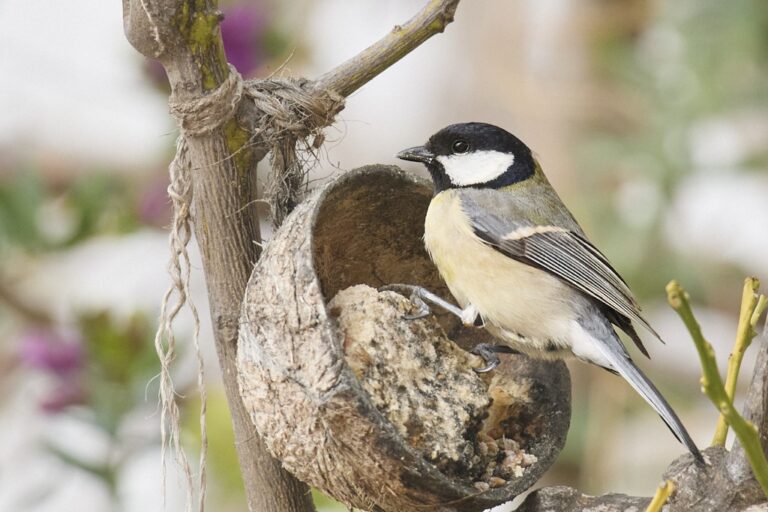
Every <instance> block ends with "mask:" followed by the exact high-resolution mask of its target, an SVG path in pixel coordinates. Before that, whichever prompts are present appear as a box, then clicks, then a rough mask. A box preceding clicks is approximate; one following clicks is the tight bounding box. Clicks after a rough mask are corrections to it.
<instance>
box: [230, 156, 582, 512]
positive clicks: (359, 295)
mask: <svg viewBox="0 0 768 512" xmlns="http://www.w3.org/2000/svg"><path fill="white" fill-rule="evenodd" d="M431 196H432V189H431V185H430V184H429V183H427V182H426V181H425V180H423V179H420V178H417V177H415V176H412V175H409V174H406V173H405V172H403V171H401V170H400V169H398V168H397V167H390V166H380V165H373V166H368V167H363V168H360V169H357V170H355V171H350V172H348V173H346V174H344V175H342V176H341V177H340V178H338V179H336V180H334V181H332V182H330V183H328V184H327V185H326V186H324V187H323V188H322V189H320V190H318V191H316V192H315V193H314V194H313V195H312V196H311V197H310V198H309V199H307V200H306V201H304V202H303V203H302V204H301V205H299V206H298V207H297V208H296V209H295V210H294V212H293V213H292V214H291V215H290V216H289V217H288V218H287V219H286V221H285V223H284V224H283V225H282V226H281V228H280V229H279V230H278V231H277V232H276V233H275V235H274V237H273V238H272V240H271V241H270V242H269V244H268V245H267V246H266V248H265V249H264V252H263V254H262V256H261V259H260V260H259V262H258V264H257V265H256V268H255V269H254V271H253V274H252V275H251V278H250V281H249V283H248V288H247V292H246V296H245V299H244V303H243V309H242V316H241V319H240V321H241V327H240V339H239V346H238V370H239V381H240V388H241V395H242V398H243V401H244V403H245V406H246V409H247V410H248V411H249V413H250V415H251V418H252V420H253V422H254V424H255V425H256V427H257V429H258V431H259V433H260V434H261V436H262V437H263V439H264V442H265V443H266V444H267V446H268V447H269V449H270V451H271V452H272V454H273V455H274V456H275V457H276V458H277V459H279V460H280V461H282V463H283V465H284V466H285V468H286V469H287V470H289V471H290V472H292V473H293V474H294V475H295V476H296V477H297V478H299V479H300V480H303V481H305V482H307V483H309V484H310V485H312V486H314V487H317V488H318V489H320V490H322V491H323V492H325V493H327V494H328V495H330V496H333V497H334V498H335V499H337V500H339V501H341V502H342V503H344V504H346V505H348V506H350V507H356V508H359V509H362V510H368V511H385V512H386V511H397V512H411V511H423V510H439V511H451V510H456V511H459V510H460V511H479V510H485V509H488V508H491V507H494V506H496V505H499V504H501V503H504V502H506V501H509V500H511V499H512V498H514V497H515V496H517V495H519V494H521V493H522V492H523V491H525V490H527V489H529V488H530V487H531V486H532V485H533V484H534V483H535V482H536V481H537V480H538V479H539V478H540V477H541V475H542V474H543V473H544V472H545V471H546V470H547V468H549V467H550V466H551V464H552V463H553V462H554V459H555V458H556V456H557V454H558V453H559V452H560V450H561V449H562V447H563V445H564V443H565V437H566V433H567V430H568V425H569V421H570V379H569V375H568V371H567V369H566V367H565V365H564V364H563V363H562V362H546V361H538V360H533V359H529V358H527V357H525V356H522V355H509V356H506V355H503V356H501V358H502V364H501V365H500V366H499V367H498V368H497V369H496V370H494V371H493V372H490V373H488V374H478V373H476V372H475V371H474V370H473V368H477V367H479V366H480V365H482V361H481V360H480V359H479V358H477V357H476V356H473V355H471V354H469V353H468V352H466V351H465V350H463V349H468V348H471V347H472V346H474V344H476V343H478V342H481V341H486V342H488V341H492V340H490V339H489V338H488V336H487V335H486V334H484V332H483V331H482V329H476V328H466V327H464V326H462V325H461V324H460V322H459V321H458V320H457V319H455V318H453V317H451V316H450V315H447V314H442V313H441V312H440V311H437V310H435V313H437V315H435V316H429V317H426V318H422V319H418V320H406V319H405V318H404V316H406V315H408V314H409V313H413V312H414V311H415V307H414V306H413V304H411V302H410V300H409V299H408V298H407V297H406V296H404V295H400V294H398V293H395V292H393V291H378V289H379V288H380V287H382V286H384V285H388V284H392V283H407V284H416V285H421V286H424V287H425V288H427V289H429V290H431V291H433V292H435V293H437V294H438V295H441V296H443V297H445V298H447V299H450V298H451V295H450V293H449V292H448V290H447V288H446V287H445V285H444V284H443V283H442V281H441V279H440V277H439V275H438V273H437V271H436V269H435V268H434V266H433V264H432V263H431V261H430V259H429V256H428V255H427V254H426V251H425V250H424V246H423V241H422V236H423V224H424V223H423V219H424V216H425V213H426V210H427V206H428V204H429V200H430V198H431Z"/></svg>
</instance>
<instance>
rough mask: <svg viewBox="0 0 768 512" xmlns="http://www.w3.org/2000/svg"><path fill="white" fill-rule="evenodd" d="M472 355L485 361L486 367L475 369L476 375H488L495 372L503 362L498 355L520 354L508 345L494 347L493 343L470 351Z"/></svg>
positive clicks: (477, 346) (483, 344)
mask: <svg viewBox="0 0 768 512" xmlns="http://www.w3.org/2000/svg"><path fill="white" fill-rule="evenodd" d="M470 354H475V355H476V356H479V357H481V358H482V359H483V361H484V362H485V366H483V367H482V368H474V370H475V373H487V372H490V371H491V370H495V369H496V367H497V366H499V364H501V360H500V359H499V356H497V355H496V354H519V352H518V351H517V350H515V349H513V348H511V347H508V346H506V345H493V344H491V343H480V344H479V345H476V346H475V348H473V349H472V350H470Z"/></svg>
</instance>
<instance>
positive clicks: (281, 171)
mask: <svg viewBox="0 0 768 512" xmlns="http://www.w3.org/2000/svg"><path fill="white" fill-rule="evenodd" d="M245 94H246V95H247V96H248V97H249V99H251V100H252V101H253V102H254V104H255V105H256V109H257V110H258V113H259V117H258V119H259V122H258V126H257V127H256V128H255V129H254V130H253V133H254V135H258V136H259V137H260V138H261V140H263V141H264V144H265V146H266V147H267V148H269V152H270V162H271V164H272V171H271V173H270V179H269V183H268V185H267V189H266V197H267V201H268V202H269V204H270V207H271V209H272V220H273V222H274V224H275V225H276V226H279V225H280V224H282V223H283V220H284V219H285V217H286V216H287V215H288V214H289V213H290V212H291V210H293V208H294V207H295V206H296V205H297V204H298V203H299V201H300V200H301V199H302V197H301V196H302V193H303V192H304V189H305V185H306V176H307V171H308V168H309V167H310V166H311V164H310V161H314V160H316V155H315V150H316V149H318V148H319V147H320V145H322V143H323V141H324V137H323V133H322V130H323V128H325V127H326V126H328V125H329V124H331V123H332V122H333V119H334V117H335V116H336V114H337V113H339V112H340V111H341V109H343V108H344V98H343V97H342V96H341V95H339V94H337V93H335V92H333V91H327V90H317V89H314V88H312V84H311V82H309V81H308V80H305V79H293V78H281V79H268V80H255V81H249V82H246V90H245ZM309 139H312V140H311V142H309Z"/></svg>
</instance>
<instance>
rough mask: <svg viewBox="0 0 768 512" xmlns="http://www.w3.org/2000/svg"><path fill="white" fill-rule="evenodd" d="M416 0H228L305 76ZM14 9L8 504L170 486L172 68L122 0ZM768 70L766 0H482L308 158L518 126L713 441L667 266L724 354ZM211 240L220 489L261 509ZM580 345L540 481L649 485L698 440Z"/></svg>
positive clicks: (4, 305) (86, 502) (4, 241)
mask: <svg viewBox="0 0 768 512" xmlns="http://www.w3.org/2000/svg"><path fill="white" fill-rule="evenodd" d="M422 3H423V2H413V1H406V0H385V1H382V0H357V1H356V2H348V1H342V0H315V1H309V0H294V1H290V2H288V1H284V2H277V1H276V0H275V1H267V0H237V1H235V0H230V1H223V0H222V9H223V11H224V12H225V14H226V19H225V21H224V23H223V25H222V32H223V36H224V41H225V46H226V51H227V54H228V56H229V59H230V61H231V62H232V63H233V64H234V65H235V66H237V68H238V69H239V70H240V72H241V73H242V74H243V75H246V76H249V77H264V76H267V75H269V74H270V73H272V72H274V71H275V70H278V69H279V70H280V71H279V72H280V73H284V74H291V75H301V76H306V77H308V78H312V77H315V76H317V75H319V74H320V73H322V72H324V71H326V70H328V69H329V68H331V67H332V66H334V65H336V64H338V63H340V62H341V61H343V60H345V59H346V58H348V57H351V56H352V55H354V54H355V53H356V52H357V51H359V50H360V49H362V48H364V47H365V46H367V45H368V44H370V43H371V42H373V41H374V40H375V39H377V38H378V37H380V36H382V35H383V34H385V33H386V32H387V31H388V30H390V29H391V27H392V26H393V25H395V24H397V23H399V22H402V21H404V20H405V19H407V18H408V17H409V16H410V15H412V14H413V13H414V11H415V9H416V8H417V7H418V6H420V5H421V4H422ZM0 24H2V30H0V69H2V70H3V71H2V73H0V113H2V114H0V262H1V265H0V340H2V341H1V342H0V438H2V439H3V440H4V442H3V443H2V444H0V510H2V511H6V510H7V511H25V512H26V511H36V512H37V511H41V512H42V511H57V512H62V511H70V510H78V511H82V512H90V511H126V512H133V511H142V512H146V511H154V510H158V511H159V510H161V509H162V498H161V493H160V478H161V476H160V475H161V473H160V444H159V442H160V441H159V433H158V422H159V414H158V407H157V379H156V378H155V377H156V375H157V373H158V363H157V360H156V356H155V354H154V347H153V345H152V340H153V333H154V329H155V325H156V319H157V315H158V311H159V304H160V301H161V298H162V294H163V291H164V289H165V287H166V286H167V283H168V278H167V277H166V274H165V267H166V260H167V258H168V250H167V242H166V239H167V231H166V226H167V225H168V223H169V218H170V217H169V216H170V210H169V203H168V200H167V197H166V193H165V188H166V186H167V180H168V178H167V164H168V162H169V160H170V158H171V157H172V154H173V149H174V142H175V139H176V137H177V135H178V131H177V129H176V127H175V125H174V123H173V122H172V120H171V119H170V117H169V115H168V109H167V92H168V91H167V85H166V81H165V77H164V73H163V71H162V68H161V67H159V66H158V65H157V64H156V63H153V62H148V61H146V60H144V59H143V58H142V57H141V56H140V55H139V54H138V53H137V52H135V51H134V50H133V48H132V47H131V46H130V45H129V44H128V43H127V42H126V41H125V38H124V36H123V31H122V19H121V10H120V5H119V3H117V2H103V1H99V0H72V1H70V2H46V1H42V0H23V1H22V0H4V1H0ZM766 83H768V5H766V3H765V1H764V0H733V1H731V2H721V1H718V0H535V1H534V0H487V1H485V2H481V3H477V2H463V3H462V4H461V5H460V6H459V9H458V12H457V16H456V21H455V23H454V24H452V25H450V26H449V27H448V29H447V31H446V33H445V34H442V35H440V36H437V37H435V38H433V39H431V40H429V41H428V42H427V43H426V44H424V45H423V46H422V47H421V48H419V49H418V50H417V51H415V52H414V53H413V54H411V55H409V56H407V57H406V58H405V59H404V60H403V61H401V62H400V63H398V64H397V65H396V66H394V68H392V69H390V70H388V71H386V72H385V73H384V74H383V75H382V76H380V77H379V78H377V79H375V80H374V81H373V82H371V83H370V84H368V85H366V86H365V87H363V88H362V89H361V90H360V91H359V92H357V93H356V94H355V95H353V96H352V97H351V98H350V99H349V100H348V102H347V108H346V109H345V110H344V111H343V112H342V113H341V115H340V117H339V122H338V123H337V124H336V125H334V127H332V128H330V129H329V130H328V143H327V144H326V146H325V149H324V152H323V155H322V157H321V161H320V164H319V166H318V167H317V169H315V171H314V176H313V178H315V179H320V180H322V179H324V178H326V177H329V176H331V175H335V174H338V173H342V172H344V171H345V170H348V169H352V168H354V167H357V166H360V165H364V164H369V163H387V164H393V163H397V162H396V161H395V159H394V157H393V155H394V154H395V152H397V151H398V150H399V149H402V148H404V147H408V146H413V145H416V144H420V143H422V142H424V141H425V140H426V138H427V137H428V136H429V135H430V134H431V133H433V132H434V131H436V130H437V129H438V128H441V127H442V126H444V125H446V124H449V123H453V122H461V121H469V120H476V121H486V122H491V123H494V124H498V125H501V126H503V127H505V128H507V129H508V130H509V131H511V132H513V133H515V134H516V135H518V136H519V137H520V138H522V139H523V140H524V141H526V142H527V143H528V145H529V146H530V147H531V148H532V149H533V150H534V151H535V152H536V153H537V154H538V156H539V158H540V160H541V162H542V164H543V166H544V169H545V171H546V172H547V174H548V176H549V178H550V180H551V181H552V182H553V184H554V185H555V187H556V188H557V189H558V191H559V192H560V194H561V196H562V197H563V198H564V200H565V202H566V203H567V204H568V205H569V206H570V208H571V209H572V211H573V212H574V214H575V215H576V217H577V218H578V219H579V220H580V221H581V223H582V225H583V227H584V228H585V230H586V231H587V233H588V234H589V235H590V237H591V238H592V239H593V241H594V242H595V243H596V244H597V246H598V247H600V248H601V249H602V250H603V252H604V253H605V254H606V255H607V256H608V257H609V258H610V259H611V260H612V262H613V263H614V266H615V267H616V268H617V269H618V270H619V271H620V272H621V273H622V274H623V276H624V277H625V279H626V280H627V281H628V282H629V284H630V285H631V286H632V287H633V289H634V290H635V291H636V294H637V295H638V297H639V299H640V302H641V304H642V305H643V306H644V309H645V311H646V312H647V316H648V317H649V319H650V321H651V323H652V324H653V325H655V326H656V328H657V330H658V331H659V332H660V333H661V335H662V337H663V338H664V339H665V340H667V342H668V343H667V345H665V346H662V345H660V344H659V343H657V342H654V341H653V340H651V339H648V343H647V346H648V347H649V349H650V352H651V355H652V358H653V360H652V361H651V362H648V361H645V360H641V359H638V361H639V363H640V364H641V365H642V366H643V367H644V368H645V369H647V371H648V373H649V374H650V376H651V377H652V378H653V379H654V380H655V381H656V383H657V384H658V386H659V387H660V388H661V390H662V391H663V392H664V393H665V395H666V396H667V398H668V399H669V401H670V402H671V403H672V404H673V405H674V407H675V408H676V409H677V411H678V413H679V414H680V416H681V417H682V419H683V421H684V423H686V425H687V426H688V427H689V429H690V430H691V433H692V435H693V437H694V439H695V440H696V441H697V443H698V444H699V445H700V446H706V445H707V444H708V443H709V441H710V438H711V435H712V433H713V431H714V426H715V421H716V415H715V413H714V409H713V408H712V407H711V405H710V404H709V403H708V402H707V401H706V400H705V399H704V398H702V396H701V394H700V392H699V375H700V373H699V366H698V358H697V356H696V352H695V350H694V348H693V345H692V343H691V342H690V340H689V338H688V336H687V334H686V332H685V331H684V329H683V327H682V324H681V323H680V322H679V321H678V320H677V318H676V316H675V315H674V313H673V312H672V311H671V310H670V309H669V308H668V307H667V306H666V300H665V294H664V285H665V284H666V283H667V282H668V281H669V280H670V279H673V278H675V279H678V280H680V281H681V282H682V283H683V284H684V285H685V286H686V287H687V289H688V290H689V291H690V293H691V295H692V296H693V300H694V303H695V307H696V311H697V313H698V316H699V319H700V321H701V323H702V325H703V327H704V332H705V334H706V335H707V337H708V338H709V340H710V341H711V342H712V343H713V344H714V346H715V349H716V351H717V354H718V358H719V360H720V361H721V368H722V367H723V366H724V363H725V361H726V359H727V354H728V352H729V349H730V346H731V344H732V341H733V338H734V334H735V327H736V313H737V310H738V301H739V299H740V296H741V289H742V280H743V278H744V276H746V275H755V276H757V277H762V278H764V279H768V257H767V255H768V173H767V172H766V170H767V167H768V103H766V100H768V88H766V87H765V84H766ZM409 169H410V170H412V171H413V172H419V173H420V172H422V170H421V169H420V168H419V167H418V166H413V167H409ZM260 172H261V171H260ZM193 252H195V251H194V250H193ZM194 258H195V262H194V266H195V268H196V269H197V270H198V271H197V272H196V273H195V274H194V275H193V283H192V288H193V291H194V300H195V302H196V304H197V305H198V307H199V308H200V309H201V310H203V311H202V313H201V316H202V318H203V320H204V325H203V340H202V344H203V345H204V347H205V349H204V350H205V352H206V353H205V357H206V359H207V361H208V365H207V368H208V375H207V377H208V380H209V387H210V404H209V414H208V421H209V435H210V451H209V459H210V473H211V474H210V477H209V481H210V489H209V500H208V502H209V505H210V508H211V509H212V510H217V511H228V510H242V509H243V503H244V501H243V497H242V489H241V482H240V479H239V475H238V471H237V465H236V462H235V451H234V447H233V441H232V433H231V431H230V425H229V416H228V412H227V408H226V403H225V400H224V394H223V391H222V390H221V387H220V378H219V375H218V374H217V363H216V359H215V356H214V350H213V345H212V340H211V332H210V325H209V323H208V316H207V309H206V297H205V285H204V282H203V280H202V275H201V272H200V271H199V269H200V265H199V260H198V259H197V256H196V253H195V256H194ZM191 325H192V324H191V321H190V319H189V318H182V319H181V321H180V322H179V325H178V335H179V336H180V337H181V340H182V342H184V343H182V344H183V345H184V346H185V349H183V350H182V354H181V355H180V360H179V363H178V365H177V366H176V370H175V372H176V373H175V381H176V383H177V386H178V388H179V390H180V394H181V396H180V397H179V399H180V403H181V407H182V412H183V414H184V417H183V419H182V421H183V436H184V439H185V441H187V442H188V444H189V446H190V449H191V450H192V451H194V450H195V446H196V443H197V441H196V440H197V439H198V437H199V432H198V429H197V428H196V425H197V417H196V415H197V407H198V402H197V399H196V394H195V391H194V385H193V383H194V364H193V361H192V357H191V356H192V354H190V353H189V352H190V351H189V350H188V349H186V347H187V346H188V345H189V344H188V341H189V340H190V334H191ZM754 352H755V349H754V347H753V348H752V349H751V350H750V352H749V354H748V357H747V360H746V362H745V365H744V370H743V372H742V381H743V382H742V387H741V390H742V391H743V389H744V385H745V383H746V382H748V379H749V377H750V375H751V370H752V364H753V363H752V361H753V358H752V357H750V356H751V355H752V354H753V353H754ZM641 357H642V356H640V358H641ZM570 367H571V369H572V374H573V376H574V388H573V405H574V408H573V413H574V414H573V421H572V426H571V430H570V434H569V438H568V443H567V446H566V448H565V450H564V452H563V453H562V454H561V456H560V458H559V461H558V462H557V464H556V465H555V466H554V467H553V468H552V469H551V470H550V472H549V473H548V475H547V476H546V477H545V479H544V480H543V481H542V482H540V483H539V485H547V484H550V485H551V484H564V485H571V486H575V487H578V488H579V489H581V490H582V491H584V492H588V493H592V494H597V493H604V492H609V491H610V492H623V493H629V494H639V495H650V494H652V493H653V492H654V490H655V487H656V485H657V484H658V482H659V481H660V478H661V474H662V472H663V471H664V469H665V467H666V465H667V464H668V463H669V462H670V461H671V460H672V459H673V458H675V457H676V456H678V455H680V454H682V453H683V448H682V446H680V445H679V444H677V442H676V441H675V440H674V438H673V437H672V436H671V435H670V433H669V432H668V431H667V429H666V428H665V427H664V425H663V424H662V422H661V421H660V420H659V419H658V417H657V416H656V415H655V414H654V413H653V411H652V410H651V409H650V408H649V407H647V406H646V405H645V404H644V403H643V402H642V400H641V399H640V398H639V397H637V396H636V395H635V394H634V393H633V391H632V390H631V389H630V388H629V387H628V386H626V385H624V384H623V383H622V382H621V381H619V380H617V378H615V377H613V376H611V375H609V374H608V373H607V372H602V371H599V370H595V369H592V368H587V367H585V366H584V365H581V364H571V365H570ZM741 397H742V398H743V393H742V395H741ZM737 401H738V400H737ZM167 482H168V485H167V487H168V493H167V510H180V509H181V508H182V505H181V504H182V503H183V492H182V490H181V489H182V488H181V485H180V484H181V480H180V479H179V478H178V476H177V475H176V474H175V473H174V472H173V469H172V468H171V469H170V472H169V475H168V477H167ZM317 501H318V504H319V506H320V509H321V510H322V511H323V512H330V511H341V510H343V508H342V507H340V506H339V505H336V504H334V503H333V502H331V501H330V500H328V499H326V498H323V497H320V496H318V500H317ZM505 510H506V509H505Z"/></svg>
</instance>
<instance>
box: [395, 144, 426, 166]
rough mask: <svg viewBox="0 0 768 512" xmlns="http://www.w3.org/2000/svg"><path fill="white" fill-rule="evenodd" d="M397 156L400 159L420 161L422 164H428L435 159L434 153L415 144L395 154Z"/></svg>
mask: <svg viewBox="0 0 768 512" xmlns="http://www.w3.org/2000/svg"><path fill="white" fill-rule="evenodd" d="M397 158H399V159H400V160H408V161H409V162H421V163H423V164H430V163H432V160H434V159H435V154H434V153H432V152H431V151H430V150H428V149H427V148H425V147H424V146H416V147H415V148H408V149H404V150H402V151H401V152H399V153H398V154H397Z"/></svg>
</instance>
